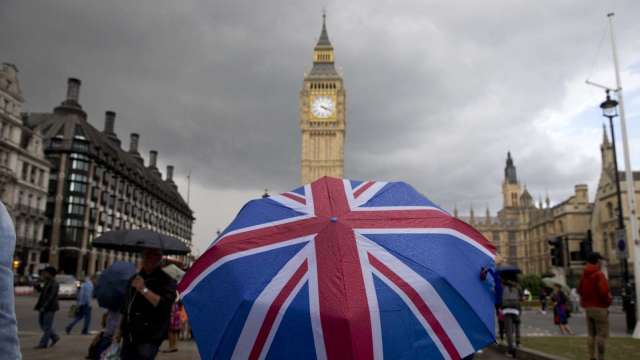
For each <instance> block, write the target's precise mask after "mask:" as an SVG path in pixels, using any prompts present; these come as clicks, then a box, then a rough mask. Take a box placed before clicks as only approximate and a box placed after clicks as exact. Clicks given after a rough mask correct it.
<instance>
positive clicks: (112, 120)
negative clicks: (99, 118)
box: [104, 110, 116, 134]
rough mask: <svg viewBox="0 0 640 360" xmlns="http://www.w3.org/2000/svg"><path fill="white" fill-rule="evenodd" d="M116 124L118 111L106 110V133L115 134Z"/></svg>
mask: <svg viewBox="0 0 640 360" xmlns="http://www.w3.org/2000/svg"><path fill="white" fill-rule="evenodd" d="M115 126H116V113H115V111H111V110H109V111H106V112H105V113H104V132H105V133H106V134H113V133H114V129H115Z"/></svg>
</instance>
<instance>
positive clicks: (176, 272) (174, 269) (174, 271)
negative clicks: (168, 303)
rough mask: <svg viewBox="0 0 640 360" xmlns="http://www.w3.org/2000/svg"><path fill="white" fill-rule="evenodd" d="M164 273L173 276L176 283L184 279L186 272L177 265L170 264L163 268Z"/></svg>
mask: <svg viewBox="0 0 640 360" xmlns="http://www.w3.org/2000/svg"><path fill="white" fill-rule="evenodd" d="M162 271H164V272H165V273H166V274H167V275H169V276H171V278H173V280H175V281H180V279H182V277H183V276H184V270H182V269H180V268H179V267H178V266H177V265H175V264H169V265H167V266H165V267H163V268H162Z"/></svg>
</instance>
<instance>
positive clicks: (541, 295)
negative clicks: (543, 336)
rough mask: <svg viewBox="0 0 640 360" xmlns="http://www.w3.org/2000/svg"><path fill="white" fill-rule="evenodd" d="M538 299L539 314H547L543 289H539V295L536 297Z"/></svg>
mask: <svg viewBox="0 0 640 360" xmlns="http://www.w3.org/2000/svg"><path fill="white" fill-rule="evenodd" d="M538 297H539V299H540V312H541V313H542V314H543V315H546V314H547V290H546V289H545V288H541V289H540V295H539V296H538Z"/></svg>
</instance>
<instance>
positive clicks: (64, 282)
mask: <svg viewBox="0 0 640 360" xmlns="http://www.w3.org/2000/svg"><path fill="white" fill-rule="evenodd" d="M56 281H57V282H58V285H59V289H58V298H60V299H75V298H76V295H77V294H78V284H79V283H78V280H76V278H75V277H74V276H73V275H65V274H60V275H56Z"/></svg>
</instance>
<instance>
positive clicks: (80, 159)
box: [69, 153, 89, 171]
mask: <svg viewBox="0 0 640 360" xmlns="http://www.w3.org/2000/svg"><path fill="white" fill-rule="evenodd" d="M69 157H70V158H71V169H73V170H79V171H89V157H87V156H86V155H83V154H76V153H72V154H71V155H69Z"/></svg>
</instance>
